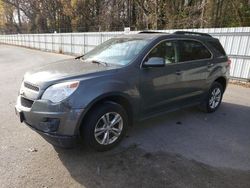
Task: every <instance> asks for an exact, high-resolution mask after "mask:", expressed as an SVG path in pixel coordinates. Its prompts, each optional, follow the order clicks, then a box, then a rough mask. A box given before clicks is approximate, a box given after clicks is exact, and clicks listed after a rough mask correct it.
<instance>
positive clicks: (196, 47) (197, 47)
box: [178, 40, 211, 62]
mask: <svg viewBox="0 0 250 188" xmlns="http://www.w3.org/2000/svg"><path fill="white" fill-rule="evenodd" d="M178 47H179V62H183V61H193V60H202V59H209V58H211V53H210V52H209V50H208V49H207V48H206V47H205V46H204V45H203V44H202V43H200V42H198V41H192V40H180V41H178Z"/></svg>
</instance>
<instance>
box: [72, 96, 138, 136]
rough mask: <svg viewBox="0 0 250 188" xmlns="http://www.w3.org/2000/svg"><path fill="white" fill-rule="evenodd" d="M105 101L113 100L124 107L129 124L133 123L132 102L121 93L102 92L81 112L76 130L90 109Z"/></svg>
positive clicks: (78, 129)
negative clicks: (102, 93)
mask: <svg viewBox="0 0 250 188" xmlns="http://www.w3.org/2000/svg"><path fill="white" fill-rule="evenodd" d="M105 102H113V103H116V104H119V105H121V106H122V107H123V108H124V109H125V111H126V112H127V115H128V121H129V125H131V126H132V125H133V122H134V110H133V107H132V103H131V101H130V99H129V98H128V96H126V95H124V94H121V93H108V94H104V95H101V96H99V97H97V98H96V99H95V100H93V101H92V102H91V103H90V104H89V105H88V106H87V107H86V108H85V110H84V112H83V113H82V115H81V117H80V119H79V122H78V127H77V129H76V131H79V132H80V130H81V128H82V126H83V122H84V120H85V119H86V118H87V117H88V115H89V114H90V113H91V111H92V110H93V109H94V108H95V107H97V106H98V105H101V104H103V103H105Z"/></svg>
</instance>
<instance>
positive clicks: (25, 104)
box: [21, 97, 34, 108]
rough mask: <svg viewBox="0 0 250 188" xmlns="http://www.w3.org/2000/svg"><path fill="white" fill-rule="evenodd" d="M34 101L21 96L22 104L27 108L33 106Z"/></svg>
mask: <svg viewBox="0 0 250 188" xmlns="http://www.w3.org/2000/svg"><path fill="white" fill-rule="evenodd" d="M33 102H34V101H32V100H29V99H26V98H23V97H21V105H22V106H24V107H27V108H31V106H32V104H33Z"/></svg>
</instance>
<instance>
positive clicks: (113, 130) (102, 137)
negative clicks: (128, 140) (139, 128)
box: [81, 102, 128, 151]
mask: <svg viewBox="0 0 250 188" xmlns="http://www.w3.org/2000/svg"><path fill="white" fill-rule="evenodd" d="M127 127H128V117H127V113H126V111H125V110H124V108H123V107H122V106H121V105H119V104H116V103H113V102H105V103H103V104H101V105H98V106H97V107H95V108H94V109H93V110H92V111H91V112H90V114H89V115H88V117H87V119H86V121H85V122H84V124H83V126H82V130H81V131H82V135H83V137H84V141H85V143H86V144H87V145H88V146H90V147H91V148H93V149H95V150H98V151H105V150H109V149H111V148H112V147H114V146H115V145H117V144H118V143H119V142H120V141H121V140H122V138H123V137H124V135H125V133H126V130H127Z"/></svg>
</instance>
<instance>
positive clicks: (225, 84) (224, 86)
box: [214, 76, 227, 93]
mask: <svg viewBox="0 0 250 188" xmlns="http://www.w3.org/2000/svg"><path fill="white" fill-rule="evenodd" d="M214 82H218V83H220V84H221V85H222V87H223V93H224V91H225V90H226V87H227V79H226V78H225V77H223V76H220V77H218V78H216V79H215V80H214Z"/></svg>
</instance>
